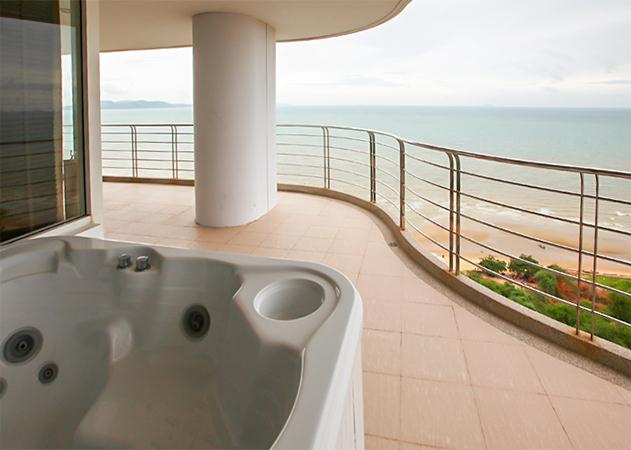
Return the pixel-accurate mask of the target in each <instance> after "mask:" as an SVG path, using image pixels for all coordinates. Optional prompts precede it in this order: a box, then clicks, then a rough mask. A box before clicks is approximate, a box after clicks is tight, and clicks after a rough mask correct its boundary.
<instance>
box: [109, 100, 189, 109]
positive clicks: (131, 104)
mask: <svg viewBox="0 0 631 450" xmlns="http://www.w3.org/2000/svg"><path fill="white" fill-rule="evenodd" d="M182 106H191V105H187V104H186V103H168V102H161V101H156V100H121V101H118V102H116V101H111V100H104V101H102V102H101V109H148V108H181V107H182Z"/></svg>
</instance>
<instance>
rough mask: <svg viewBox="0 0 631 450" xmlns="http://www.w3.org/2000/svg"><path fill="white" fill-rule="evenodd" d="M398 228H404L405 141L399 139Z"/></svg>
mask: <svg viewBox="0 0 631 450" xmlns="http://www.w3.org/2000/svg"><path fill="white" fill-rule="evenodd" d="M399 228H400V229H401V230H405V142H403V141H402V140H399Z"/></svg>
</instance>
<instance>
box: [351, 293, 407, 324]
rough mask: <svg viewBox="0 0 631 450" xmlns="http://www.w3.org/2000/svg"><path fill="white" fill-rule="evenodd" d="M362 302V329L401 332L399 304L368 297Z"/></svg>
mask: <svg viewBox="0 0 631 450" xmlns="http://www.w3.org/2000/svg"><path fill="white" fill-rule="evenodd" d="M360 295H361V294H360ZM362 300H363V302H364V328H369V329H375V330H384V331H396V332H400V331H401V303H399V302H388V301H383V300H380V299H373V298H370V297H369V298H362Z"/></svg>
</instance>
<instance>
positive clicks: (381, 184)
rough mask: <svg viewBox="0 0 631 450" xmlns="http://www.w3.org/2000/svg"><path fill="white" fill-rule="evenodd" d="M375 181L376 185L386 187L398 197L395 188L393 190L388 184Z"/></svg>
mask: <svg viewBox="0 0 631 450" xmlns="http://www.w3.org/2000/svg"><path fill="white" fill-rule="evenodd" d="M375 181H376V183H377V184H378V185H380V186H384V187H387V188H388V189H389V190H391V191H392V192H393V193H395V194H396V195H397V197H398V196H399V191H398V190H396V189H395V188H393V187H392V186H390V185H389V184H387V183H384V182H383V181H380V180H375ZM377 193H379V191H377ZM397 208H398V206H397Z"/></svg>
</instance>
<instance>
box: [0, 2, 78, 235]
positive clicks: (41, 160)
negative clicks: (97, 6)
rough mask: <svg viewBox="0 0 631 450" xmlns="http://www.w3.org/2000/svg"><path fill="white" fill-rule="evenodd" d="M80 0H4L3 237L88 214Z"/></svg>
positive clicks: (0, 91) (0, 59)
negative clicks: (85, 175)
mask: <svg viewBox="0 0 631 450" xmlns="http://www.w3.org/2000/svg"><path fill="white" fill-rule="evenodd" d="M80 22H81V16H80V4H79V1H78V0H46V1H39V0H25V1H11V0H9V1H7V0H2V1H0V242H2V243H6V242H8V241H11V240H14V239H16V238H19V237H21V236H24V235H26V234H29V233H31V232H33V231H36V230H40V229H42V228H45V227H49V226H51V225H55V224H58V223H62V222H65V221H68V220H71V219H74V218H77V217H80V216H83V215H85V213H86V206H85V181H84V161H83V130H82V125H83V123H82V121H83V119H82V99H81V30H80Z"/></svg>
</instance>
